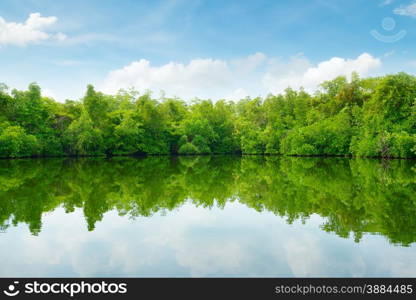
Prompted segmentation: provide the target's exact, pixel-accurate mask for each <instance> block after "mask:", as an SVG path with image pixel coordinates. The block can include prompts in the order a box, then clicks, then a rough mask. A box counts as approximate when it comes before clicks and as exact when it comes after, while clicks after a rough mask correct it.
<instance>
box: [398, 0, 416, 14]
mask: <svg viewBox="0 0 416 300" xmlns="http://www.w3.org/2000/svg"><path fill="white" fill-rule="evenodd" d="M393 12H394V13H395V14H396V15H401V16H408V17H413V18H416V2H413V3H411V4H409V5H402V6H400V7H398V8H396V9H395V10H394V11H393Z"/></svg>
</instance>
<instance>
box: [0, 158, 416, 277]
mask: <svg viewBox="0 0 416 300" xmlns="http://www.w3.org/2000/svg"><path fill="white" fill-rule="evenodd" d="M415 192H416V169H415V162H414V161H404V160H393V161H388V162H382V161H377V160H350V159H338V158H326V159H318V158H279V157H243V158H240V157H232V156H219V157H208V156H206V157H173V158H171V157H149V158H114V159H102V158H85V159H43V160H3V161H0V227H1V232H3V233H0V249H3V250H2V251H3V252H0V256H1V257H3V258H2V259H0V262H1V265H2V272H0V275H4V276H6V275H7V276H12V275H13V276H23V275H26V276H36V275H37V274H38V273H37V272H40V273H39V274H38V275H42V276H54V275H55V276H77V275H84V276H101V275H103V276H122V275H123V276H125V275H131V276H137V275H145V276H276V275H279V276H291V275H295V276H309V275H311V276H360V275H361V276H363V275H376V276H382V275H383V276H384V275H398V276H412V274H413V275H414V272H415V271H416V265H415V264H414V263H411V261H414V257H415V247H414V245H412V243H414V242H415V241H416V218H415V216H416V197H415V195H416V193H415ZM82 219H84V220H85V221H82ZM85 223H86V225H85ZM26 224H27V225H26ZM302 224H303V225H302ZM27 227H28V228H29V230H30V233H31V235H28V234H27V233H26V232H25V231H24V229H25V228H27ZM84 228H87V230H88V231H89V232H90V233H89V235H88V233H87V231H86V230H85V231H83V229H84ZM185 233H186V234H185ZM372 235H378V236H382V237H372ZM386 241H388V242H386ZM354 242H355V243H354ZM354 244H355V245H359V246H354ZM403 247H404V248H403ZM81 248H82V251H81V250H80V249H81ZM6 250H7V252H6ZM10 250H11V252H13V253H14V254H15V255H16V257H18V259H15V260H10V257H8V258H7V256H10ZM79 251H81V252H79ZM97 252H98V253H99V254H97ZM136 252H140V255H139V256H140V257H138V256H137V255H138V254H137V253H136ZM375 252H377V253H379V254H378V255H376V254H375ZM67 257H72V258H71V261H68V260H67ZM386 257H389V258H390V260H391V261H390V260H389V262H386V261H385V262H384V263H383V264H380V261H382V260H385V258H386ZM26 263H30V264H33V268H29V269H28V268H27V267H24V266H23V265H25V264H26ZM21 264H23V265H21ZM47 266H49V267H47ZM52 266H53V267H52ZM156 266H157V267H156ZM139 269H140V270H141V271H140V270H139ZM42 270H44V272H42ZM22 272H23V273H24V272H28V273H25V274H22Z"/></svg>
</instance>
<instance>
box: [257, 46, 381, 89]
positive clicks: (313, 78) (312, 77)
mask: <svg viewBox="0 0 416 300" xmlns="http://www.w3.org/2000/svg"><path fill="white" fill-rule="evenodd" d="M275 65H276V63H275ZM380 66H381V61H380V59H378V58H375V57H373V56H372V55H370V54H368V53H363V54H361V55H360V56H358V57H357V58H356V59H345V58H340V57H333V58H331V59H329V60H326V61H323V62H320V63H318V64H317V65H316V66H312V64H311V63H310V62H309V60H307V59H306V58H305V57H303V56H296V57H293V58H292V59H291V61H290V62H289V63H286V64H284V63H278V64H277V67H274V68H271V70H270V71H269V72H267V73H266V74H265V75H264V77H263V84H264V87H265V88H266V90H267V91H268V92H270V93H280V92H282V91H283V90H284V89H286V88H287V87H292V88H294V89H299V88H300V87H303V88H305V90H306V91H308V92H313V91H315V90H316V89H317V87H318V86H319V84H321V83H322V82H324V81H326V80H331V79H333V78H335V77H337V76H347V77H350V76H351V73H352V72H354V71H355V72H357V73H358V74H359V75H361V76H365V75H368V74H369V72H370V71H371V70H373V69H376V68H378V67H380Z"/></svg>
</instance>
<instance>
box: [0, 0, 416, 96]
mask: <svg viewBox="0 0 416 300" xmlns="http://www.w3.org/2000/svg"><path fill="white" fill-rule="evenodd" d="M34 13H39V14H40V15H36V16H33V15H32V19H31V20H32V21H29V22H28V18H29V16H30V15H31V14H34ZM0 18H2V19H0V66H1V67H0V82H5V83H6V84H8V85H9V86H10V87H13V88H25V87H26V86H27V84H28V83H30V82H33V81H36V82H38V83H39V84H40V85H41V86H42V87H43V88H44V91H45V94H48V95H50V96H53V97H55V98H57V99H58V100H60V101H63V100H64V99H65V98H78V97H81V96H82V94H83V93H84V90H85V86H86V85H87V84H88V83H92V84H94V85H96V86H97V88H99V89H101V90H104V91H105V92H109V93H113V92H115V91H117V90H118V89H119V88H126V87H129V86H134V87H136V88H137V89H138V90H140V91H144V90H145V89H151V90H153V91H155V92H156V93H158V92H159V91H160V90H164V91H165V92H166V93H167V95H169V96H174V95H177V96H181V97H184V98H192V97H202V98H204V97H211V98H222V97H225V98H230V99H233V98H236V97H237V98H238V97H242V96H245V95H250V96H257V95H264V94H267V93H269V92H272V93H277V92H280V91H282V90H283V89H284V88H285V87H286V86H287V85H290V86H293V87H294V88H298V87H300V86H304V87H305V88H306V89H307V90H308V91H309V90H310V91H313V90H314V89H315V88H316V85H317V82H318V81H320V80H327V79H330V78H331V77H333V76H336V75H344V73H345V75H348V73H350V71H351V70H355V69H357V71H359V73H360V74H361V75H362V76H371V75H379V74H384V73H390V72H397V71H406V72H409V73H414V70H415V69H416V54H415V53H414V51H413V46H414V45H415V38H416V4H415V2H413V1H412V0H406V1H401V0H361V1H358V0H355V1H354V0H352V1H340V0H332V1H331V0H309V1H307V0H302V1H301V0H294V1H241V0H240V1H216V0H211V1H138V0H136V1H128V0H122V1H115V0H101V1H91V0H90V1H85V0H83V1H76V0H75V1H74V0H73V1H56V0H55V1H48V0H18V1H16V0H2V1H1V2H0ZM386 18H387V19H386ZM383 20H384V27H383ZM386 20H387V21H386ZM392 21H393V22H394V23H393V25H395V26H394V28H391V27H393V26H390V27H387V26H386V24H390V25H392V23H391V22H392ZM25 22H26V23H25ZM389 22H390V23H389ZM27 24H29V25H30V24H31V25H30V26H29V25H27ZM25 26H26V27H25ZM22 27H23V29H22ZM387 29H388V30H387ZM372 30H377V31H378V32H379V33H380V34H383V35H385V36H390V37H391V36H393V37H394V36H395V35H396V34H398V33H400V32H401V31H403V32H404V34H405V36H404V37H402V38H401V39H399V40H398V41H396V42H394V43H386V42H383V41H380V40H379V39H376V38H375V37H373V35H372V34H370V31H372ZM334 58H335V59H334Z"/></svg>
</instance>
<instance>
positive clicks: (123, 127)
mask: <svg viewBox="0 0 416 300" xmlns="http://www.w3.org/2000/svg"><path fill="white" fill-rule="evenodd" d="M226 153H228V154H231V153H242V154H283V155H330V156H333V155H337V156H364V157H397V158H414V157H416V77H415V76H412V75H408V74H405V73H398V74H394V75H386V76H382V77H375V78H364V79H360V78H359V77H358V75H357V74H353V75H352V78H351V80H347V78H346V77H338V78H335V79H334V80H331V81H326V82H324V83H322V85H321V88H320V90H319V91H318V92H316V93H315V94H313V95H310V94H308V93H306V92H305V91H303V90H300V91H295V90H292V89H290V88H288V89H287V90H286V91H285V92H284V93H282V94H280V95H268V96H267V97H265V98H260V97H257V98H249V97H247V98H245V99H242V100H240V101H238V102H232V101H225V100H219V101H216V102H213V101H211V100H199V99H195V100H193V101H192V102H190V103H187V102H185V101H183V100H180V99H177V98H166V97H162V98H160V99H154V98H152V96H151V94H150V93H144V94H140V93H138V92H137V91H134V90H129V91H126V90H122V91H120V92H119V93H118V94H116V95H106V94H103V93H101V92H97V91H96V90H95V89H94V87H93V86H92V85H88V87H87V91H86V93H85V96H84V97H83V98H82V99H80V100H78V101H74V100H67V101H66V102H65V103H60V102H56V101H54V100H53V99H50V98H47V97H42V96H41V88H40V87H39V86H38V85H37V84H35V83H32V84H30V85H29V87H28V90H27V91H18V90H12V91H10V90H9V89H8V87H7V86H6V85H4V84H0V157H27V156H85V155H94V156H96V155H107V156H113V155H144V154H183V155H192V154H226Z"/></svg>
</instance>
